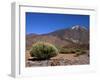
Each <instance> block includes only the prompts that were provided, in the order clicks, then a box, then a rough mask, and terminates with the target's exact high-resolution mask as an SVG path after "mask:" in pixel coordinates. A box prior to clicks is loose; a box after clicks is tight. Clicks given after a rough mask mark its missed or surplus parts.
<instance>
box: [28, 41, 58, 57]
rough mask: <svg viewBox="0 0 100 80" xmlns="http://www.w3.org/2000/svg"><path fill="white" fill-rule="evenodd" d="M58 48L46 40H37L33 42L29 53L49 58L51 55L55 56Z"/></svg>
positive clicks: (33, 55)
mask: <svg viewBox="0 0 100 80" xmlns="http://www.w3.org/2000/svg"><path fill="white" fill-rule="evenodd" d="M57 54H58V49H57V48H56V47H55V46H54V45H52V44H50V43H47V42H37V43H35V44H33V46H32V48H31V50H30V55H31V56H32V57H36V58H37V59H50V58H51V57H54V56H57Z"/></svg>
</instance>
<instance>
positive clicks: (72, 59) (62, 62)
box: [26, 51, 89, 67]
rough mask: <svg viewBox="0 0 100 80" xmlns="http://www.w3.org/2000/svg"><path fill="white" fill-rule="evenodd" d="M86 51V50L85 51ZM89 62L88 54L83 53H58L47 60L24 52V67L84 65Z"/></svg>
mask: <svg viewBox="0 0 100 80" xmlns="http://www.w3.org/2000/svg"><path fill="white" fill-rule="evenodd" d="M87 53H88V52H87ZM84 64H89V56H88V54H83V55H80V56H78V57H76V56H75V54H73V53H70V54H59V55H58V56H56V57H53V58H51V59H49V60H37V59H34V58H32V57H31V56H30V54H29V53H28V51H27V53H26V67H32V66H66V65H84Z"/></svg>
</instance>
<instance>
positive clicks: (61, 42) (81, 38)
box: [26, 25, 89, 49]
mask: <svg viewBox="0 0 100 80" xmlns="http://www.w3.org/2000/svg"><path fill="white" fill-rule="evenodd" d="M37 41H45V42H49V43H52V44H54V45H56V46H57V47H59V46H60V47H63V46H66V47H73V46H76V45H80V44H82V45H84V44H86V45H88V44H89V30H88V29H87V28H85V27H83V26H80V25H75V26H72V27H71V28H66V29H60V30H56V31H53V32H50V33H47V34H42V35H37V34H34V33H32V34H28V35H26V48H27V49H30V48H31V46H32V44H34V43H36V42H37Z"/></svg>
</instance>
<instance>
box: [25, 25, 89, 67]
mask: <svg viewBox="0 0 100 80" xmlns="http://www.w3.org/2000/svg"><path fill="white" fill-rule="evenodd" d="M38 41H44V42H48V43H51V44H53V45H55V47H57V49H58V50H59V54H58V55H57V56H55V57H52V58H50V59H46V60H39V59H36V58H34V57H31V56H30V49H31V47H32V45H34V43H36V42H38ZM89 55H90V54H89V30H88V29H86V28H85V27H83V26H79V25H76V26H72V27H71V28H68V29H60V30H56V31H54V32H50V33H47V34H42V35H38V34H34V33H32V34H28V35H26V54H25V57H26V67H32V66H66V65H83V64H89V58H90V56H89Z"/></svg>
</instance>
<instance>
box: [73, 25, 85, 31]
mask: <svg viewBox="0 0 100 80" xmlns="http://www.w3.org/2000/svg"><path fill="white" fill-rule="evenodd" d="M71 29H73V30H78V29H84V30H87V28H85V27H84V26H79V25H76V26H73V27H72V28H71Z"/></svg>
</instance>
